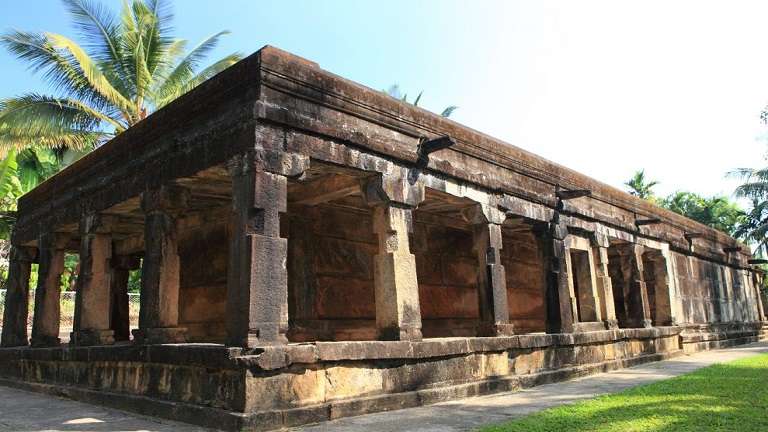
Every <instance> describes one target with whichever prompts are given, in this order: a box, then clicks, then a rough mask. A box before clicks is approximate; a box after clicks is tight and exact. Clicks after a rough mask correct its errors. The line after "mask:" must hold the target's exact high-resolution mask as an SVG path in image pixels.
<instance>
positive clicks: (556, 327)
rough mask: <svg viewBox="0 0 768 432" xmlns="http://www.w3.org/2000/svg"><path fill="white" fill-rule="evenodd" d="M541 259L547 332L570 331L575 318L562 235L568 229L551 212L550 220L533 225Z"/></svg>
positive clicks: (563, 236)
mask: <svg viewBox="0 0 768 432" xmlns="http://www.w3.org/2000/svg"><path fill="white" fill-rule="evenodd" d="M534 231H535V232H536V234H537V236H536V237H537V239H538V240H539V242H540V249H541V251H542V253H543V257H544V260H545V272H546V283H547V288H546V289H547V291H546V301H547V333H572V332H573V324H574V321H575V317H574V316H573V307H572V305H571V292H570V287H569V283H568V265H567V262H566V253H567V252H568V251H567V249H566V247H565V241H564V240H565V237H566V236H567V235H568V228H567V227H566V226H565V224H564V223H562V222H560V221H559V215H558V214H557V213H555V216H554V217H553V220H552V222H550V223H548V224H541V225H537V226H535V227H534Z"/></svg>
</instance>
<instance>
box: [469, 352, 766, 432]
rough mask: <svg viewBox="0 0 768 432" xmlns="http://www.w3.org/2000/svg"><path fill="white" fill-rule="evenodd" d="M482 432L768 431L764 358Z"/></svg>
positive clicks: (640, 387)
mask: <svg viewBox="0 0 768 432" xmlns="http://www.w3.org/2000/svg"><path fill="white" fill-rule="evenodd" d="M481 431H482V432H517V431H520V432H523V431H525V432H540V431H553V432H554V431H558V432H559V431H568V432H587V431H590V432H591V431H616V432H633V431H695V432H703V431H738V432H750V431H761V432H767V431H768V354H764V355H757V356H754V357H749V358H746V359H742V360H737V361H734V362H731V363H724V364H717V365H713V366H710V367H707V368H704V369H700V370H698V371H696V372H693V373H690V374H688V375H683V376H679V377H677V378H672V379H668V380H664V381H659V382H657V383H653V384H649V385H644V386H639V387H635V388H632V389H629V390H626V391H623V392H621V393H616V394H613V395H607V396H601V397H598V398H595V399H591V400H588V401H584V402H580V403H576V404H573V405H565V406H562V407H557V408H551V409H548V410H544V411H541V412H539V413H536V414H532V415H530V416H527V417H524V418H521V419H519V420H516V421H512V422H509V423H503V424H500V425H495V426H490V427H486V428H483V429H481Z"/></svg>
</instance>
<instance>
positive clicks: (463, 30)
mask: <svg viewBox="0 0 768 432" xmlns="http://www.w3.org/2000/svg"><path fill="white" fill-rule="evenodd" d="M103 1H104V2H105V3H107V4H109V5H113V6H114V7H115V8H116V9H117V8H119V7H120V4H121V2H120V1H119V0H103ZM213 5H215V7H213ZM173 6H174V11H175V15H176V19H175V28H176V34H177V36H178V37H181V38H185V39H189V40H190V41H191V42H192V43H196V42H197V41H199V40H200V39H202V38H204V37H206V36H208V35H210V34H212V33H215V32H217V31H219V30H223V29H228V30H230V31H232V34H231V35H230V36H228V37H227V38H226V41H225V42H224V43H223V44H222V46H221V47H220V48H219V49H218V51H217V53H216V55H215V56H214V57H216V56H220V55H224V54H226V53H229V52H233V51H239V52H242V53H246V54H248V53H251V52H253V51H255V50H257V49H258V48H260V47H261V46H263V45H266V44H270V45H274V46H277V47H280V48H282V49H285V50H288V51H291V52H293V53H295V54H298V55H301V56H303V57H306V58H308V59H311V60H313V61H316V62H318V63H319V64H320V66H321V67H323V68H324V69H327V70H329V71H331V72H334V73H336V74H339V75H342V76H344V77H346V78H349V79H352V80H355V81H358V82H360V83H362V84H365V85H367V86H370V87H373V88H376V89H382V88H386V87H389V85H391V84H393V83H398V84H399V85H400V86H401V88H402V89H403V91H405V92H407V93H409V95H415V94H416V93H418V92H419V91H420V90H423V91H424V96H423V98H422V104H421V105H423V106H424V107H426V108H428V109H432V110H433V111H440V110H442V109H443V108H444V107H445V106H447V105H451V104H455V105H458V106H459V107H460V108H459V110H458V111H456V112H455V114H454V116H453V118H454V120H456V121H458V122H460V123H463V124H466V125H468V126H470V127H473V128H475V129H478V130H480V131H482V132H485V133H488V134H490V135H493V136H495V137H498V138H500V139H503V140H505V141H507V142H509V143H511V144H513V145H517V146H519V147H522V148H525V149H527V150H530V151H532V152H534V153H537V154H539V155H542V156H544V157H547V158H549V159H551V160H553V161H555V162H558V163H561V164H564V165H566V166H568V167H571V168H574V169H577V170H579V171H581V172H584V173H586V174H588V175H591V176H592V177H594V178H596V179H598V180H601V181H604V182H606V183H609V184H611V185H614V186H617V187H621V184H622V182H623V181H624V180H626V179H627V178H628V177H629V176H630V175H631V174H632V172H633V171H634V170H636V169H639V168H645V169H646V172H647V174H648V175H650V176H651V177H652V178H655V179H657V180H659V181H660V182H661V184H660V186H659V187H658V189H657V191H658V192H659V193H660V194H666V193H670V192H672V191H675V190H691V191H695V192H698V193H702V194H730V192H731V191H732V189H733V186H734V185H735V182H734V181H733V180H726V179H724V178H723V176H724V174H725V173H726V172H727V171H729V170H731V169H733V168H737V167H742V166H754V167H756V166H761V165H763V164H764V163H765V161H764V155H765V153H766V142H765V140H764V139H763V138H761V137H763V136H764V134H765V126H763V125H762V124H761V123H760V120H759V114H760V110H761V109H762V108H763V107H764V106H765V105H766V103H768V55H766V54H767V53H766V50H765V47H764V41H765V40H766V39H768V25H766V21H765V19H766V17H768V2H760V1H754V2H750V1H741V2H726V1H721V2H709V1H682V0H680V1H675V2H664V1H610V0H605V1H597V0H595V1H590V0H584V1H578V2H574V1H567V0H564V1H512V0H508V1H507V0H499V1H491V0H475V1H458V0H455V1H453V0H434V1H428V0H422V1H391V0H389V1H378V2H375V1H370V0H358V1H352V0H346V1H345V0H335V1H320V0H315V1H310V0H303V1H299V0H292V1H289V0H282V1H266V0H265V1H247V0H218V1H212V0H209V1H203V0H176V1H175V2H174V4H173ZM11 28H18V29H24V30H45V31H50V32H57V33H63V34H65V35H72V36H73V35H74V31H73V29H72V28H71V27H70V25H69V21H68V18H67V17H66V13H65V11H64V8H63V6H62V5H61V3H60V2H59V1H58V0H29V1H26V2H11V1H3V2H2V5H0V30H3V31H5V30H8V29H11ZM0 71H1V72H0V77H1V78H2V79H0V97H7V96H12V95H15V94H18V93H21V92H26V91H44V90H45V86H44V83H43V82H42V80H41V79H40V77H38V76H33V75H31V74H30V73H29V72H28V71H27V70H26V69H25V66H24V65H22V64H21V63H19V62H17V61H16V60H15V59H14V58H13V57H12V56H10V55H9V54H8V53H5V52H1V53H0Z"/></svg>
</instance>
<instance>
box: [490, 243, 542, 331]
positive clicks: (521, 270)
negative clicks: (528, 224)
mask: <svg viewBox="0 0 768 432" xmlns="http://www.w3.org/2000/svg"><path fill="white" fill-rule="evenodd" d="M503 244H504V248H502V250H501V262H502V265H503V266H504V269H505V271H506V277H507V304H508V306H509V318H510V321H511V322H512V324H513V325H514V326H515V331H516V332H517V333H530V332H543V331H545V330H546V325H547V323H546V321H547V311H546V299H545V295H546V285H545V284H546V279H545V278H546V276H545V273H544V260H543V257H542V254H541V251H540V250H539V244H538V242H537V241H536V238H535V237H534V235H533V233H532V232H530V231H523V232H520V231H517V232H511V233H507V234H505V235H504V236H503Z"/></svg>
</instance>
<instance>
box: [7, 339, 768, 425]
mask: <svg viewBox="0 0 768 432" xmlns="http://www.w3.org/2000/svg"><path fill="white" fill-rule="evenodd" d="M765 352H768V342H761V343H756V344H751V345H744V346H740V347H736V348H731V349H725V350H718V351H707V352H702V353H698V354H695V355H691V356H685V357H679V358H677V359H674V360H667V361H663V362H656V363H650V364H647V365H643V366H639V367H635V368H630V369H623V370H619V371H614V372H610V373H606V374H599V375H594V376H591V377H586V378H581V379H578V380H574V381H569V382H565V383H557V384H549V385H544V386H540V387H535V388H532V389H528V390H524V391H520V392H516V393H507V394H496V395H490V396H483V397H477V398H471V399H463V400H459V401H453V402H446V403H442V404H438V405H432V406H428V407H422V408H412V409H406V410H400V411H392V412H387V413H377V414H369V415H364V416H359V417H350V418H346V419H341V420H336V421H333V422H328V423H324V424H320V425H312V426H307V427H304V428H299V429H295V430H294V431H301V432H319V431H328V432H347V431H360V430H365V431H366V432H389V431H392V432H395V431H397V432H400V431H413V432H433V431H434V432H437V431H441V432H446V431H447V432H452V431H469V430H473V429H475V428H476V427H478V426H480V425H483V424H488V423H497V422H503V421H506V420H509V419H512V418H515V417H520V416H523V415H526V414H530V413H532V412H535V411H539V410H542V409H545V408H549V407H552V406H557V405H561V404H566V403H571V402H575V401H579V400H582V399H589V398H591V397H594V396H597V395H600V394H605V393H614V392H618V391H621V390H623V389H626V388H629V387H633V386H636V385H641V384H647V383H650V382H654V381H658V380H661V379H665V378H670V377H673V376H677V375H682V374H685V373H688V372H691V371H694V370H696V369H699V368H701V367H705V366H708V365H711V364H713V363H717V362H725V361H730V360H735V359H739V358H743V357H747V356H750V355H753V354H757V353H765ZM201 430H203V429H200V428H196V427H193V426H188V425H184V424H180V423H174V422H169V421H161V420H157V419H153V418H149V417H144V416H140V415H136V414H129V413H125V412H122V411H118V410H112V409H106V408H101V407H98V406H94V405H89V404H84V403H80V402H74V401H70V400H66V399H59V398H55V397H51V396H45V395H40V394H36V393H28V392H25V391H21V390H15V389H10V388H6V387H0V431H30V432H31V431H157V432H161V431H182V432H191V431H201Z"/></svg>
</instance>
